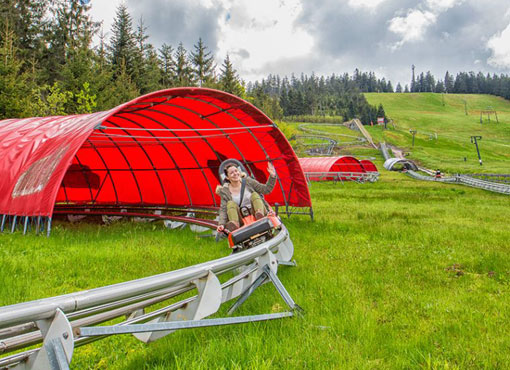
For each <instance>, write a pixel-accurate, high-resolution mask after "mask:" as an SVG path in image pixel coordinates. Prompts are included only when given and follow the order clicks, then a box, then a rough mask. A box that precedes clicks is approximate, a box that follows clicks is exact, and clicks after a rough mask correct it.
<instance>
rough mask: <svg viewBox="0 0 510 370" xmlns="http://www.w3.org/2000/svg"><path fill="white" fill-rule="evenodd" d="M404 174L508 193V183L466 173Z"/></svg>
mask: <svg viewBox="0 0 510 370" xmlns="http://www.w3.org/2000/svg"><path fill="white" fill-rule="evenodd" d="M406 174H407V175H409V176H411V177H413V178H415V179H417V180H423V181H436V182H446V183H457V184H462V185H467V186H470V187H473V188H478V189H483V190H488V191H492V192H495V193H501V194H508V195H510V185H506V184H500V183H496V182H491V181H485V180H479V179H475V178H472V177H471V176H468V175H455V176H451V177H440V178H436V177H432V176H425V175H421V174H419V173H417V172H415V171H410V170H409V171H406Z"/></svg>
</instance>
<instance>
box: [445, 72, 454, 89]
mask: <svg viewBox="0 0 510 370" xmlns="http://www.w3.org/2000/svg"><path fill="white" fill-rule="evenodd" d="M453 83H454V82H453V77H452V75H450V73H448V71H446V74H445V76H444V89H445V92H447V93H453Z"/></svg>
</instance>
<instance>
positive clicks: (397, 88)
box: [395, 82, 402, 93]
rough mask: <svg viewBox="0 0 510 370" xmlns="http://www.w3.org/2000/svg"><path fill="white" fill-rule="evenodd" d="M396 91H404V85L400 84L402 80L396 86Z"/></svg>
mask: <svg viewBox="0 0 510 370" xmlns="http://www.w3.org/2000/svg"><path fill="white" fill-rule="evenodd" d="M395 92H397V93H401V92H402V85H401V84H400V82H399V83H397V87H396V90H395Z"/></svg>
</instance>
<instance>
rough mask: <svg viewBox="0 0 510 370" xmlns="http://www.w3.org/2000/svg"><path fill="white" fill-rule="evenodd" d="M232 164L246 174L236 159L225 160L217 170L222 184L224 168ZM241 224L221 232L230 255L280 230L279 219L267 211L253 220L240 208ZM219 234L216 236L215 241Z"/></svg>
mask: <svg viewBox="0 0 510 370" xmlns="http://www.w3.org/2000/svg"><path fill="white" fill-rule="evenodd" d="M231 163H234V164H235V165H236V166H237V167H238V169H239V171H241V172H244V173H246V174H247V173H248V172H247V171H246V168H245V167H244V165H243V164H242V163H241V162H240V161H238V160H237V159H227V160H225V161H223V162H222V163H221V165H220V168H219V175H220V179H221V182H222V183H225V179H226V176H225V171H224V169H225V167H226V165H227V164H231ZM240 211H241V216H242V218H241V224H242V226H241V227H239V228H238V229H236V230H234V231H232V232H230V231H228V230H227V229H225V230H223V231H222V234H223V235H224V237H227V238H228V244H229V247H230V248H231V249H232V253H238V252H241V251H244V250H247V249H250V248H253V247H255V246H257V245H259V244H262V243H264V242H266V241H268V240H270V239H272V238H273V237H274V236H275V235H276V234H278V232H279V231H280V230H281V228H282V227H281V226H282V222H281V220H280V218H279V217H278V216H277V215H276V214H275V213H274V212H273V211H272V210H269V212H268V214H267V216H265V217H262V218H261V219H259V220H256V219H255V216H253V215H252V214H251V212H250V210H249V209H248V208H247V207H241V208H240ZM219 238H221V234H218V235H217V240H218V239H219Z"/></svg>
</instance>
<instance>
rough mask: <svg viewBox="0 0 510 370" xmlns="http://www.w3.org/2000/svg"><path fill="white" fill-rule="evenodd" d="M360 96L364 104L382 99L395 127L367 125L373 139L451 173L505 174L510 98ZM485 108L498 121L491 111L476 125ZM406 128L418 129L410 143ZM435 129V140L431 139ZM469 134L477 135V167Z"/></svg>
mask: <svg viewBox="0 0 510 370" xmlns="http://www.w3.org/2000/svg"><path fill="white" fill-rule="evenodd" d="M365 96H366V98H367V100H368V101H369V103H370V104H376V105H378V104H379V103H382V104H383V106H384V109H385V111H386V114H387V115H388V116H389V117H391V118H392V119H393V121H394V123H395V128H393V127H392V126H391V125H390V126H389V129H388V130H384V131H383V130H382V127H369V128H368V130H369V131H370V133H371V134H372V135H373V137H374V139H375V140H377V141H381V140H384V141H387V142H389V143H391V144H393V145H396V146H399V147H401V148H403V149H404V150H405V151H406V152H408V153H409V158H410V159H413V160H415V161H417V162H419V163H421V164H423V165H424V166H425V167H428V168H432V169H436V168H440V169H441V170H443V171H448V172H451V173H456V172H461V173H473V172H486V173H487V172H494V173H510V101H507V100H504V99H502V98H498V97H494V96H489V95H457V94H445V95H441V94H434V93H420V94H396V93H395V94H376V93H369V94H365ZM464 102H465V103H466V105H464ZM443 103H444V104H443ZM465 107H466V108H467V113H468V114H467V115H466V112H465ZM487 107H492V108H493V109H495V110H496V112H497V115H498V119H499V123H495V117H494V115H492V116H491V123H488V121H487V117H486V116H484V119H483V122H484V123H483V124H480V111H482V110H486V109H487ZM410 129H413V130H417V131H418V134H417V135H416V138H415V146H414V147H412V136H411V134H410V133H409V130H410ZM435 133H437V137H438V139H437V140H435V139H431V136H432V135H433V134H435ZM473 135H478V136H482V140H481V141H480V151H481V155H482V160H483V166H480V165H479V163H478V157H477V154H476V148H475V145H474V144H471V142H470V137H471V136H473ZM464 158H466V161H464Z"/></svg>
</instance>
